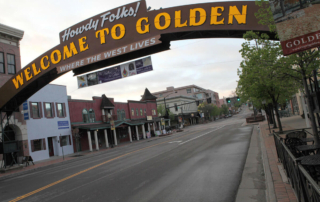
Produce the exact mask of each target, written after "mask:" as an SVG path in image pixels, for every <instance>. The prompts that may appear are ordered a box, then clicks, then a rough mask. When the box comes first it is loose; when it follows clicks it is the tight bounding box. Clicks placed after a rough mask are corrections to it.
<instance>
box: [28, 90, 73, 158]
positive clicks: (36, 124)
mask: <svg viewBox="0 0 320 202" xmlns="http://www.w3.org/2000/svg"><path fill="white" fill-rule="evenodd" d="M27 103H28V111H29V119H27V120H26V126H27V127H26V128H27V138H28V145H29V155H28V156H31V157H32V159H33V160H34V161H40V160H44V159H48V158H50V157H51V156H62V155H67V154H72V153H73V140H72V134H71V126H70V117H69V107H68V99H67V89H66V86H60V85H52V84H49V85H47V86H45V87H43V88H42V89H41V90H39V91H38V92H37V93H35V94H34V95H33V96H31V97H30V98H29V99H28V100H27ZM24 112H25V110H24Z"/></svg>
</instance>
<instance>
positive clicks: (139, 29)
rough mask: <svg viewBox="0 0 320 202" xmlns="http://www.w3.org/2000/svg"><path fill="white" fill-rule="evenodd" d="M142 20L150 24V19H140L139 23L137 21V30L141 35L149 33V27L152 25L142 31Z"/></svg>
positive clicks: (146, 26)
mask: <svg viewBox="0 0 320 202" xmlns="http://www.w3.org/2000/svg"><path fill="white" fill-rule="evenodd" d="M142 20H144V21H146V23H148V21H149V20H148V18H140V19H139V20H138V21H137V24H136V29H137V32H138V33H139V34H145V33H147V32H149V27H150V25H149V24H147V25H145V26H144V30H142V29H141V24H142Z"/></svg>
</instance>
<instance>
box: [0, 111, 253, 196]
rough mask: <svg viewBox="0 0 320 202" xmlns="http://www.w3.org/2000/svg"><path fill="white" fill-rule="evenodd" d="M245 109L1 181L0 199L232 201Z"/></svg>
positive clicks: (243, 145) (246, 133) (246, 131)
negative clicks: (172, 132) (236, 113)
mask: <svg viewBox="0 0 320 202" xmlns="http://www.w3.org/2000/svg"><path fill="white" fill-rule="evenodd" d="M248 112H249V111H246V110H243V111H242V112H241V113H240V114H238V115H235V116H233V117H231V118H228V119H220V120H217V121H214V122H211V123H208V124H200V125H195V126H190V127H187V128H185V129H184V131H183V132H180V133H175V134H173V135H171V136H165V137H161V138H151V139H148V140H143V141H140V142H134V143H133V144H129V145H126V146H122V147H117V148H114V149H112V150H107V151H104V152H101V153H99V154H98V155H87V156H86V157H79V158H78V159H76V160H75V161H70V162H65V163H63V164H58V165H54V166H51V167H46V168H40V169H38V170H36V171H33V172H30V173H27V174H25V175H21V176H16V177H12V178H9V179H4V180H1V179H0V200H1V201H11V200H12V201H19V200H21V199H22V200H21V201H137V202H143V201H163V202H164V201H166V202H168V201H172V202H177V201H184V202H188V201H190V202H191V201H192V202H194V201H234V200H235V197H236V194H237V190H238V187H239V184H240V181H241V175H242V171H243V167H244V163H245V160H246V157H247V152H248V147H249V143H250V137H251V132H252V126H244V127H241V125H242V124H243V123H244V121H245V119H244V117H245V115H247V113H248ZM18 197H20V198H18Z"/></svg>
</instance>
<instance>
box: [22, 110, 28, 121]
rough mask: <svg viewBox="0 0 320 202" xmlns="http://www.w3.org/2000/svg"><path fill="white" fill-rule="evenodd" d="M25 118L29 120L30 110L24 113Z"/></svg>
mask: <svg viewBox="0 0 320 202" xmlns="http://www.w3.org/2000/svg"><path fill="white" fill-rule="evenodd" d="M23 119H24V120H29V113H28V112H27V113H24V114H23Z"/></svg>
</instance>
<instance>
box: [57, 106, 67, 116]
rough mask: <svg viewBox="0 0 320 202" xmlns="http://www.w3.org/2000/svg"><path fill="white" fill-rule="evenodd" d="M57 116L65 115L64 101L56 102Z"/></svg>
mask: <svg viewBox="0 0 320 202" xmlns="http://www.w3.org/2000/svg"><path fill="white" fill-rule="evenodd" d="M57 116H58V117H66V114H65V105H64V103H57Z"/></svg>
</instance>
